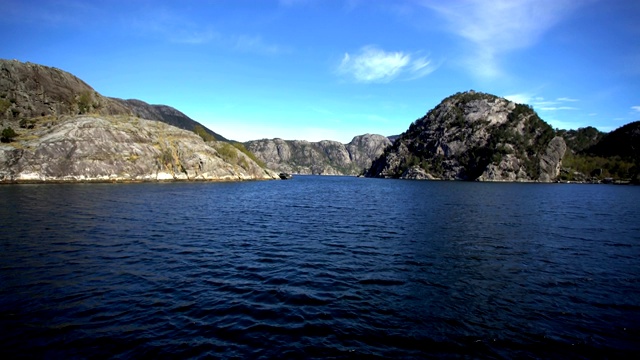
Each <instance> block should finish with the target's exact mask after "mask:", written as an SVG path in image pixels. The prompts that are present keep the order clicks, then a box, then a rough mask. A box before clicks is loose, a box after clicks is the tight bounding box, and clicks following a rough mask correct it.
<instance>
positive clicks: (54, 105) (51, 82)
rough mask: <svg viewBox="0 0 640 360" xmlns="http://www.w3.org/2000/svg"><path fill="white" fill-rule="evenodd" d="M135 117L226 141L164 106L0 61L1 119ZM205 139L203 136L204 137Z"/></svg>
mask: <svg viewBox="0 0 640 360" xmlns="http://www.w3.org/2000/svg"><path fill="white" fill-rule="evenodd" d="M81 114H94V115H134V116H137V117H139V118H141V119H147V120H157V121H162V122H164V123H167V124H169V125H173V126H176V127H179V128H181V129H185V130H189V131H197V130H199V131H201V132H203V133H204V134H208V135H210V136H212V137H213V138H212V139H213V140H221V141H227V139H225V138H224V137H223V136H221V135H219V134H216V133H215V132H213V131H212V130H210V129H208V128H206V127H205V126H203V125H202V124H200V123H199V122H197V121H195V120H193V119H191V118H189V117H188V116H187V115H185V114H183V113H182V112H180V111H178V110H176V109H175V108H172V107H170V106H166V105H150V104H147V103H146V102H144V101H141V100H135V99H130V100H123V99H117V98H110V97H105V96H102V95H100V94H99V93H98V92H96V91H95V90H94V89H93V88H92V87H91V86H89V85H88V84H87V83H85V82H84V81H82V80H81V79H79V78H78V77H76V76H74V75H72V74H70V73H68V72H65V71H62V70H60V69H57V68H53V67H49V66H43V65H38V64H33V63H22V62H19V61H16V60H1V59H0V120H2V121H3V122H6V123H17V122H18V121H19V120H23V126H29V125H28V121H27V123H25V122H24V121H25V119H33V118H36V117H46V116H61V115H81ZM205 137H206V136H205Z"/></svg>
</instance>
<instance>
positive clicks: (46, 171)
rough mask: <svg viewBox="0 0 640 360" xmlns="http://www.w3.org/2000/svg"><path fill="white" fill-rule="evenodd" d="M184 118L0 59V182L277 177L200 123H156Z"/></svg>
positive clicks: (44, 69) (64, 76) (39, 68)
mask: <svg viewBox="0 0 640 360" xmlns="http://www.w3.org/2000/svg"><path fill="white" fill-rule="evenodd" d="M143 117H152V118H154V119H150V120H149V119H143ZM184 117H186V115H184V114H182V113H180V112H179V111H177V110H175V109H173V108H170V107H164V106H155V105H148V104H146V103H144V102H140V101H134V100H127V101H125V100H119V99H112V98H107V97H104V96H102V95H100V94H99V93H97V92H96V91H94V90H93V89H92V88H91V87H90V86H89V85H87V84H86V83H85V82H83V81H82V80H80V79H78V78H77V77H75V76H73V75H71V74H69V73H66V72H64V71H62V70H59V69H55V68H51V67H46V66H42V65H36V64H31V63H21V62H18V61H8V60H0V123H1V124H2V144H1V145H0V182H14V181H18V182H20V181H130V180H131V181H144V180H243V179H272V178H277V176H276V174H275V173H274V172H272V171H270V170H267V169H264V168H262V167H261V166H260V165H258V164H257V163H256V162H255V161H253V160H251V158H250V157H249V156H247V155H245V154H244V153H243V151H241V150H240V149H239V148H238V147H237V146H234V145H233V144H230V143H227V142H219V141H207V142H205V141H204V139H208V140H210V139H212V138H209V137H208V136H206V135H210V133H209V132H206V131H205V132H201V133H198V134H196V133H195V132H194V131H196V130H203V129H202V128H204V127H201V128H196V129H189V130H193V131H187V130H183V129H179V128H177V127H174V126H171V125H168V124H166V123H163V122H161V121H165V122H170V121H167V120H172V119H173V120H175V119H177V118H184ZM156 120H161V121H156ZM189 120H190V119H189ZM191 121H193V120H191ZM195 124H197V123H195ZM197 125H199V124H197ZM187 127H189V126H187ZM209 131H210V130H209ZM211 133H212V132H211ZM213 134H215V133H213Z"/></svg>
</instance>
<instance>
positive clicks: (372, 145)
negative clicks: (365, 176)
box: [245, 134, 391, 175]
mask: <svg viewBox="0 0 640 360" xmlns="http://www.w3.org/2000/svg"><path fill="white" fill-rule="evenodd" d="M390 145H391V141H389V139H387V138H386V137H384V136H382V135H372V134H365V135H360V136H356V137H354V138H353V140H351V142H350V143H348V144H342V143H339V142H337V141H329V140H324V141H319V142H308V141H302V140H282V139H263V140H254V141H249V142H247V143H245V146H246V147H247V148H248V149H249V151H251V152H252V153H254V154H255V155H256V157H258V159H260V160H262V161H263V162H264V163H265V164H266V165H267V167H268V168H270V169H274V170H277V171H280V172H288V173H294V174H314V175H359V174H362V173H363V171H364V170H366V169H368V168H369V166H371V162H372V161H373V160H374V159H376V158H377V157H378V156H380V155H381V154H382V152H383V151H384V149H385V148H386V147H388V146H390Z"/></svg>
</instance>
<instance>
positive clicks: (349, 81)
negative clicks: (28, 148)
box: [0, 0, 640, 143]
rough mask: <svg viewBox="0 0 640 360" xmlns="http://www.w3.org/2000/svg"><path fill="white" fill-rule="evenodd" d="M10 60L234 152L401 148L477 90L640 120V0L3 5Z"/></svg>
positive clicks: (1, 21)
mask: <svg viewBox="0 0 640 360" xmlns="http://www.w3.org/2000/svg"><path fill="white" fill-rule="evenodd" d="M0 8H2V16H0V32H1V33H2V34H3V40H2V42H1V43H0V58H3V59H17V60H20V61H24V62H27V61H29V62H33V63H38V64H42V65H47V66H53V67H56V68H59V69H62V70H65V71H68V72H70V73H72V74H74V75H76V76H78V77H79V78H81V79H82V80H84V81H85V82H87V83H88V84H89V85H91V86H92V87H93V88H94V89H95V90H96V91H98V92H99V93H101V94H102V95H105V96H111V97H118V98H124V99H132V98H133V99H140V100H143V101H146V102H148V103H151V104H165V105H169V106H173V107H175V108H177V109H178V110H180V111H182V112H183V113H185V114H186V115H188V116H189V117H191V118H193V119H194V120H196V121H199V122H201V123H202V124H204V125H205V126H207V127H209V128H210V129H212V130H213V131H215V132H217V133H219V134H221V135H223V136H225V137H227V138H229V139H234V140H237V141H248V140H255V139H263V138H276V137H278V138H283V139H288V140H293V139H297V140H308V141H319V140H337V141H340V142H342V143H348V142H349V141H351V139H352V138H353V137H354V136H357V135H362V134H365V133H373V134H381V135H386V136H390V135H397V134H400V133H402V132H404V131H405V130H407V129H408V127H409V125H410V124H411V123H412V122H413V121H415V120H416V119H418V118H420V117H422V116H424V115H425V114H426V113H427V112H428V111H429V110H430V109H432V108H434V107H435V106H436V105H437V104H438V103H440V101H442V99H444V98H446V97H448V96H450V95H452V94H455V93H457V92H462V91H468V90H471V89H473V90H476V91H481V92H486V93H491V94H494V95H498V96H502V97H506V98H507V99H510V100H512V101H515V102H518V103H524V104H529V105H531V106H533V108H534V110H535V111H536V112H537V113H538V115H539V116H540V117H541V118H542V119H543V120H545V121H546V122H548V123H549V124H550V125H551V126H553V127H554V128H559V129H577V128H580V127H586V126H594V127H596V128H598V129H599V130H601V131H606V132H608V131H612V130H615V129H616V128H618V127H620V126H622V125H624V124H627V123H629V122H632V121H636V120H639V119H640V40H639V39H640V21H639V20H640V1H637V0H447V1H444V0H393V1H392V0H253V1H248V0H201V1H196V0H191V1H188V0H185V1H177V0H176V1H169V0H153V1H151V0H123V1H120V0H102V1H89V0H86V1H81V0H50V1H38V0H0Z"/></svg>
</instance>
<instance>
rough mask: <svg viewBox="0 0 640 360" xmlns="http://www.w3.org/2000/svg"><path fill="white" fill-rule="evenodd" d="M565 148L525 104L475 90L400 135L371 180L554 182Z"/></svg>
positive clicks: (455, 97)
mask: <svg viewBox="0 0 640 360" xmlns="http://www.w3.org/2000/svg"><path fill="white" fill-rule="evenodd" d="M565 151H566V144H565V141H564V139H563V138H562V137H560V136H556V134H555V131H554V130H553V129H552V128H551V126H549V125H548V124H547V123H545V122H544V121H542V120H541V119H540V118H539V117H538V116H537V114H536V113H535V112H534V111H533V110H532V109H531V108H530V107H529V106H527V105H522V104H516V103H513V102H511V101H508V100H506V99H504V98H500V97H497V96H494V95H490V94H484V93H480V92H475V91H469V92H464V93H458V94H455V95H453V96H450V97H448V98H446V99H444V100H443V101H442V102H441V103H440V104H439V105H437V106H436V107H435V108H434V109H432V110H431V111H429V112H428V113H427V114H426V115H425V116H424V117H422V118H420V119H418V120H416V121H415V122H414V123H413V124H411V126H410V127H409V129H408V130H407V131H406V132H404V133H403V134H401V135H400V137H399V138H398V139H397V140H396V141H395V142H394V143H393V146H392V147H390V148H388V149H387V150H386V151H385V152H384V154H383V155H382V156H381V157H380V158H378V159H377V160H376V161H375V162H374V163H373V165H372V166H371V168H370V169H369V170H368V171H367V174H366V175H367V176H369V177H384V178H401V179H441V180H468V181H472V180H477V181H519V182H525V181H526V182H531V181H540V182H550V181H554V180H556V178H557V177H558V175H559V174H560V169H561V167H562V158H563V156H564V153H565Z"/></svg>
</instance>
